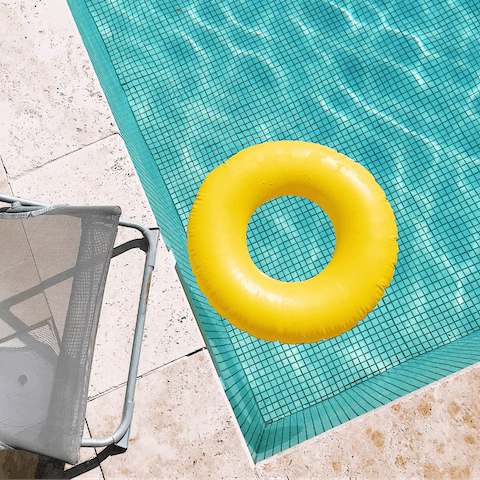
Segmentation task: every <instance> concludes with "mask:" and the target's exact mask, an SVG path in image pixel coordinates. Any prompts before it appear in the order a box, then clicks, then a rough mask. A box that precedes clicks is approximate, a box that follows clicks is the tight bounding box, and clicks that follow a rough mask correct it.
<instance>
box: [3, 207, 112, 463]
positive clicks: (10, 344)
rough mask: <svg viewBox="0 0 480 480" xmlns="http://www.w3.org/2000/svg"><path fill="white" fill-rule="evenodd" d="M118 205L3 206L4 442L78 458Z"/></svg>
mask: <svg viewBox="0 0 480 480" xmlns="http://www.w3.org/2000/svg"><path fill="white" fill-rule="evenodd" d="M120 212H121V211H120V208H118V207H68V206H59V207H55V208H53V209H51V208H47V209H42V210H37V211H34V212H28V213H19V214H9V213H0V245H1V249H0V445H2V444H4V445H7V446H10V447H13V448H20V449H23V450H28V451H31V452H34V453H38V454H43V455H47V456H50V457H53V458H57V459H60V460H63V461H65V462H67V463H70V464H75V463H77V462H78V460H79V451H80V442H81V438H82V434H83V426H84V420H85V410H86V401H87V394H88V384H89V377H90V369H91V363H92V357H93V349H94V345H95V336H96V332H97V327H98V318H99V315H100V308H101V303H102V298H103V292H104V288H105V282H106V277H107V273H108V267H109V264H110V258H111V255H112V250H113V246H114V242H115V237H116V232H117V229H118V221H119V217H120Z"/></svg>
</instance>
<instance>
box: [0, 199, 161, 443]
mask: <svg viewBox="0 0 480 480" xmlns="http://www.w3.org/2000/svg"><path fill="white" fill-rule="evenodd" d="M0 202H3V203H10V204H11V207H10V208H9V209H8V210H7V212H8V213H17V212H28V211H32V210H37V209H40V208H44V207H50V206H53V204H49V203H44V202H38V201H35V200H29V199H26V198H20V197H15V196H12V195H4V194H1V193H0ZM118 225H119V226H121V227H127V228H132V229H135V230H138V231H139V232H140V233H141V234H142V235H143V239H137V240H132V241H130V242H126V243H125V244H122V245H119V246H117V247H115V248H114V250H113V254H112V258H113V257H115V256H117V255H120V254H122V253H124V252H126V251H127V250H130V249H132V248H140V249H141V250H143V251H144V252H145V253H146V258H145V267H144V272H143V279H142V288H141V292H140V300H139V305H138V313H137V321H136V326H135V333H134V339H133V345H132V353H131V357H130V367H129V372H128V378H127V389H126V393H125V399H124V403H123V412H122V420H121V422H120V425H119V426H118V428H117V429H116V430H115V431H114V432H113V433H112V434H111V435H109V436H108V437H105V438H82V442H81V445H80V446H81V447H106V446H108V445H115V446H117V447H119V448H121V449H123V450H127V448H128V442H129V432H130V425H131V423H132V418H133V409H134V405H135V402H134V395H135V386H136V381H137V374H138V365H139V361H140V351H141V347H142V338H143V330H144V326H145V315H146V309H147V302H148V294H149V289H150V282H151V278H152V273H153V269H154V267H155V258H156V254H157V245H158V240H159V237H160V229H159V228H158V227H155V228H146V227H144V226H142V225H140V224H139V223H136V222H132V221H130V220H124V219H120V221H119V223H118Z"/></svg>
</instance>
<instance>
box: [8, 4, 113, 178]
mask: <svg viewBox="0 0 480 480" xmlns="http://www.w3.org/2000/svg"><path fill="white" fill-rule="evenodd" d="M0 19H1V21H0V91H1V92H2V94H1V95H0V112H1V115H0V156H1V157H2V159H3V162H4V164H5V167H6V169H7V172H8V174H9V176H10V178H15V177H17V176H19V175H20V174H22V173H25V172H27V171H30V170H32V169H34V168H36V167H38V166H40V165H43V164H45V163H48V162H50V161H52V160H54V159H56V158H59V157H61V156H62V155H65V154H67V153H69V152H72V151H74V150H77V149H78V148H81V147H83V146H85V145H89V144H91V143H93V142H95V141H97V140H99V139H101V138H104V137H105V136H107V135H110V134H111V133H114V132H117V131H118V128H117V126H116V123H115V120H114V118H113V115H112V113H111V112H110V109H109V107H108V104H107V102H106V99H105V96H104V94H103V91H102V89H101V88H100V84H99V82H98V79H97V77H96V75H95V72H94V70H93V66H92V64H91V62H90V59H89V57H88V55H87V52H86V50H85V47H84V45H83V42H82V39H81V37H80V34H79V33H78V30H77V28H76V25H75V22H74V21H73V18H72V15H71V13H70V10H69V8H68V5H67V2H66V1H65V0H49V1H48V2H42V3H41V4H40V5H39V4H37V2H32V1H22V0H20V1H14V0H11V1H8V2H6V3H5V2H3V3H1V4H0Z"/></svg>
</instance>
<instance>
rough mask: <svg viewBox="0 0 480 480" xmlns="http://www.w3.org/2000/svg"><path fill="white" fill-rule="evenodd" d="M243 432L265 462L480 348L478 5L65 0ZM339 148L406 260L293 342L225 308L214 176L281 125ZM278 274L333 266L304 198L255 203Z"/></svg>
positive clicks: (277, 136) (287, 133)
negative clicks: (254, 333)
mask: <svg viewBox="0 0 480 480" xmlns="http://www.w3.org/2000/svg"><path fill="white" fill-rule="evenodd" d="M70 6H71V9H72V12H73V13H74V16H75V19H76V21H77V24H78V26H79V29H80V31H81V33H82V35H83V38H84V41H85V44H86V46H87V48H88V50H89V53H90V56H91V58H92V61H93V63H94V66H95V68H96V71H97V73H98V75H99V78H100V80H101V82H102V86H103V88H104V90H105V92H106V94H107V98H108V100H109V102H110V104H111V106H112V110H113V111H114V114H115V117H116V119H117V122H118V124H119V125H120V128H121V130H122V135H123V136H124V138H125V140H126V142H127V146H128V148H129V151H130V153H131V155H132V158H133V160H134V162H135V165H136V168H137V170H138V172H139V175H140V178H141V180H142V182H143V184H144V187H145V189H146V191H147V195H148V196H149V199H150V202H151V204H152V207H153V209H154V212H155V214H156V215H157V219H158V221H159V224H160V225H161V227H162V233H163V236H164V238H165V240H166V242H167V244H168V245H169V246H170V247H171V248H172V249H173V250H174V252H175V256H176V258H177V262H178V269H179V274H180V275H181V277H182V281H183V282H184V286H185V288H186V291H187V293H188V295H189V297H190V300H191V303H192V306H193V307H194V310H195V312H196V315H197V318H198V320H199V323H200V325H201V328H202V330H203V333H204V336H205V338H206V341H207V344H208V345H209V348H210V351H211V352H212V355H213V357H214V360H215V363H216V366H217V369H218V371H219V375H220V378H221V379H222V382H223V385H224V387H225V390H226V393H227V395H228V397H229V399H230V401H231V403H232V406H233V408H234V411H235V414H236V415H237V418H238V421H239V424H240V426H241V428H242V431H243V433H244V435H245V438H246V441H247V444H248V446H249V448H250V451H251V452H252V455H253V457H254V459H255V460H260V459H262V458H265V457H267V456H269V455H272V454H274V453H276V452H278V451H280V450H282V449H284V448H287V447H290V446H292V445H294V444H296V443H298V442H300V441H302V440H304V439H306V438H309V437H311V436H313V435H316V434H319V433H321V432H323V431H325V430H327V429H329V428H331V427H333V426H335V425H338V424H340V423H343V422H344V421H347V420H348V419H350V418H353V417H355V416H356V415H359V414H361V413H364V412H365V411H368V410H371V409H372V408H375V407H376V406H379V405H381V404H384V403H386V402H388V401H391V400H393V399H395V398H397V397H398V396H400V395H403V394H405V393H407V392H409V391H412V390H414V389H416V388H418V387H420V386H422V385H425V384H427V383H429V382H431V381H433V380H436V379H438V378H441V377H442V376H445V375H447V374H449V373H451V372H454V371H456V370H458V369H460V368H462V367H464V366H467V365H469V364H472V363H474V362H476V361H479V360H480V316H479V302H480V300H479V298H480V284H479V280H480V268H479V262H478V254H479V251H480V228H479V223H480V214H479V211H480V210H479V207H480V198H479V195H478V188H479V186H480V77H479V75H480V28H479V26H478V21H476V15H477V13H476V12H478V9H479V7H480V2H478V1H475V0H456V1H453V0H452V1H450V2H443V1H442V2H438V1H434V0H430V1H420V0H412V1H406V0H405V1H402V0H393V1H388V2H387V1H383V0H376V1H372V2H366V1H351V2H348V1H337V2H336V3H333V2H328V1H325V0H317V1H311V0H305V1H302V0H295V1H294V2H288V3H287V2H274V1H272V0H257V1H255V2H253V1H239V0H235V1H233V0H231V1H228V0H227V1H223V2H215V1H210V0H207V1H200V0H178V1H171V0H167V1H162V2H157V1H148V0H135V1H132V0H128V1H120V0H110V1H108V0H86V1H85V3H83V2H82V1H81V0H70ZM284 139H291V140H304V141H311V142H317V143H321V144H325V145H328V146H330V147H332V148H334V149H336V150H338V151H339V152H342V153H344V154H346V155H348V156H350V157H351V158H354V159H355V160H356V161H358V162H360V163H361V164H362V165H363V166H365V167H366V168H367V169H368V170H370V172H371V173H372V174H373V175H374V176H375V178H376V180H377V181H378V183H379V184H380V185H381V186H382V188H383V189H384V190H385V192H386V194H387V198H388V199H389V201H390V203H391V204H392V207H393V209H394V212H395V215H396V219H397V225H398V229H399V248H400V252H399V259H398V264H397V267H396V273H395V276H394V279H393V283H392V285H391V287H390V288H389V289H388V290H387V293H386V294H385V296H384V298H383V299H382V300H381V301H380V303H379V305H378V306H377V308H376V309H375V310H374V311H373V312H372V313H371V314H370V315H369V316H368V317H367V319H365V320H364V321H363V322H361V323H360V324H359V325H358V326H357V327H355V328H354V329H352V330H351V331H349V332H346V333H344V334H343V335H341V336H340V337H337V338H335V339H331V340H328V341H324V342H320V343H317V344H313V345H296V346H288V345H281V344H279V343H278V342H277V343H268V342H264V341H260V340H256V339H254V338H252V337H250V336H248V335H247V334H245V333H244V332H241V331H239V330H237V329H235V328H234V327H232V326H231V325H230V324H229V323H228V322H227V321H226V320H224V319H221V318H220V317H219V316H218V315H217V314H216V313H215V312H214V311H213V310H212V309H211V308H210V307H209V305H208V303H207V302H206V301H205V299H204V298H203V296H202V295H201V293H200V292H199V291H198V288H197V286H196V284H195V281H194V278H193V277H192V275H191V270H190V267H189V264H188V258H187V254H186V237H185V228H186V225H187V221H188V215H189V212H190V209H191V206H192V203H193V200H194V198H195V196H196V193H197V190H198V188H199V186H200V185H201V183H202V181H203V180H204V178H205V177H206V175H208V173H209V172H210V171H212V170H213V169H214V168H215V167H216V166H217V165H219V164H221V163H223V162H224V161H225V160H227V159H228V158H229V157H230V156H231V155H233V154H234V153H236V152H237V151H239V150H241V149H243V148H245V147H247V146H249V145H253V144H257V143H261V142H265V141H272V140H284ZM247 243H248V246H249V251H250V253H251V256H252V258H253V259H254V261H255V263H256V264H257V265H258V266H259V267H260V268H261V269H262V270H263V271H264V272H265V273H267V274H269V275H271V276H273V277H275V278H278V279H281V280H285V281H299V280H303V279H306V278H309V277H311V276H313V275H315V273H317V272H318V271H320V270H321V269H322V268H323V267H324V266H325V265H326V264H327V263H328V261H329V259H330V258H331V255H332V254H333V249H334V244H335V236H334V231H333V227H332V225H331V223H330V221H329V219H328V217H327V216H326V215H325V214H324V212H323V211H322V210H321V209H320V208H319V207H317V206H315V205H313V204H312V203H311V202H309V201H307V200H304V199H299V198H298V197H285V198H281V199H277V200H273V201H271V202H268V203H267V204H265V205H264V206H262V207H261V208H259V209H258V210H257V212H256V213H255V214H254V216H253V217H252V220H251V222H250V225H249V230H248V233H247Z"/></svg>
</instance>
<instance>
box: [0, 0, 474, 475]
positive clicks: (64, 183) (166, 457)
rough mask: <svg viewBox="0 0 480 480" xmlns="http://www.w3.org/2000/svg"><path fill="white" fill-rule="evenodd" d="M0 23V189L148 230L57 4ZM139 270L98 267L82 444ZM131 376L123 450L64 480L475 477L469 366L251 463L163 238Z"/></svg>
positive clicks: (130, 310)
mask: <svg viewBox="0 0 480 480" xmlns="http://www.w3.org/2000/svg"><path fill="white" fill-rule="evenodd" d="M0 19H1V21H0V92H1V94H0V191H1V192H4V193H8V194H11V193H13V194H15V195H18V196H23V197H27V198H34V199H38V200H42V201H48V202H55V203H70V204H82V205H83V204H85V205H86V204H102V203H103V204H115V205H121V206H122V209H123V215H122V216H123V217H124V218H129V219H134V220H137V221H139V222H141V223H143V224H145V225H148V226H154V225H155V220H154V217H153V214H152V212H151V209H150V207H149V205H148V202H147V199H146V196H145V194H144V192H143V190H142V187H141V184H140V182H139V180H138V177H137V175H136V173H135V170H134V168H133V165H132V162H131V160H130V157H129V155H128V152H127V150H126V148H125V144H124V142H123V140H122V137H121V135H120V133H119V130H118V127H117V125H116V123H115V120H114V118H113V115H112V113H111V111H110V109H109V107H108V104H107V102H106V99H105V96H104V94H103V92H102V89H101V87H100V85H99V83H98V80H97V78H96V75H95V72H94V70H93V67H92V65H91V63H90V60H89V58H88V55H87V53H86V50H85V48H84V46H83V43H82V39H81V38H80V35H79V33H78V31H77V28H76V25H75V23H74V21H73V18H72V16H71V14H70V11H69V8H68V6H67V3H66V0H49V1H48V2H42V1H38V2H37V1H33V0H31V1H13V0H7V1H6V2H2V3H1V4H0ZM120 237H121V238H120V239H121V240H124V239H126V238H127V236H126V234H125V233H122V234H121V235H120ZM0 248H1V246H0ZM141 266H142V259H141V258H140V257H138V256H136V255H130V256H125V257H118V258H116V259H115V261H114V262H113V265H112V268H111V273H110V277H109V280H108V283H107V289H106V294H105V300H104V307H103V311H102V317H101V326H100V330H99V333H98V339H97V346H96V351H95V357H94V367H93V371H92V377H91V385H90V390H89V398H90V401H89V404H88V410H87V418H86V422H87V425H86V430H85V435H88V434H91V435H93V436H97V437H98V436H100V437H102V436H105V435H107V434H109V433H111V431H112V430H114V429H115V428H116V426H117V424H118V422H119V417H120V408H121V401H122V399H123V394H124V388H125V387H124V381H125V379H126V376H127V368H128V361H129V353H130V346H131V339H132V333H133V327H134V320H135V313H136V304H135V302H134V301H133V299H134V298H138V296H137V292H138V288H139V281H140V274H141ZM139 373H140V378H139V380H138V383H137V391H136V396H135V400H136V406H135V413H134V419H133V425H132V431H131V437H130V447H129V449H128V450H127V452H126V453H124V454H121V455H107V453H105V452H102V449H98V450H95V449H86V448H85V449H82V463H81V464H79V465H77V466H67V470H68V472H67V473H66V475H67V476H68V477H69V478H73V477H78V478H92V479H107V480H108V479H114V478H165V479H173V478H199V479H203V478H215V479H220V478H226V479H230V478H244V479H274V478H275V479H289V480H293V479H300V478H319V479H321V478H339V479H340V478H365V479H371V478H389V479H394V478H432V479H436V478H479V477H480V364H476V365H474V366H472V367H469V368H467V369H465V370H462V371H461V372H459V373H457V374H454V375H451V376H449V377H447V378H445V379H443V380H441V381H439V382H436V383H435V384H432V385H430V386H428V387H425V388H423V389H421V390H418V391H416V392H414V393H412V394H410V395H407V396H406V397H403V398H401V399H399V400H397V401H395V402H392V403H390V404H388V405H385V406H383V407H381V408H378V409H377V410H374V411H372V412H370V413H368V414H366V415H363V416H361V417H358V418H356V419H354V420H352V421H350V422H348V423H346V424H344V425H341V426H339V427H337V428H335V429H333V430H330V431H328V432H326V433H324V434H323V435H320V436H318V437H316V438H313V439H311V440H308V441H307V442H304V443H302V444H300V445H298V446H296V447H294V448H291V449H289V450H287V451H284V452H282V453H280V454H278V455H276V456H274V457H271V458H269V459H267V460H265V461H262V462H260V463H258V464H256V465H254V463H253V461H252V459H251V457H250V455H249V453H248V450H247V447H246V444H245V442H244V440H243V436H242V434H241V432H240V429H239V426H238V424H237V421H236V419H235V416H234V415H233V411H232V409H231V407H230V404H229V402H228V401H227V398H226V396H225V393H224V391H223V389H222V386H221V384H220V381H219V379H218V376H217V374H216V372H215V369H214V367H213V363H212V360H211V358H210V356H209V353H208V351H207V350H206V349H205V344H204V342H203V339H202V336H201V334H200V331H199V329H198V326H197V324H196V322H195V319H194V317H193V315H192V312H191V310H190V307H189V305H188V302H187V300H186V297H185V294H184V292H183V290H182V288H181V286H180V282H179V280H178V277H177V275H176V273H175V270H174V259H173V256H172V255H171V254H169V252H168V251H167V249H166V247H165V245H164V243H163V241H162V240H161V241H160V245H159V253H158V257H157V266H156V270H155V276H154V279H153V285H152V289H151V293H150V303H149V308H148V314H147V322H146V329H145V335H144V342H143V347H142V356H141V362H140V372H139ZM36 464H37V457H36V456H35V455H32V454H29V453H26V452H21V451H14V452H11V451H0V478H33V476H34V474H35V469H36Z"/></svg>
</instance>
